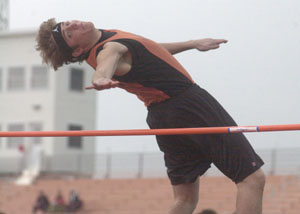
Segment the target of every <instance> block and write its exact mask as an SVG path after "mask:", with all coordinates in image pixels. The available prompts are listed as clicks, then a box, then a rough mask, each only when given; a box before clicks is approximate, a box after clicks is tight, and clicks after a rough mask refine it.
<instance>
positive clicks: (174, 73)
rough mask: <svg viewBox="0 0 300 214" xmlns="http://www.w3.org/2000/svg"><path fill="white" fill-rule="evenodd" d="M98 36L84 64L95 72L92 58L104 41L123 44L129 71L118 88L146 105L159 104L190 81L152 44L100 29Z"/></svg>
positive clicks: (147, 40) (137, 37) (139, 38)
mask: <svg viewBox="0 0 300 214" xmlns="http://www.w3.org/2000/svg"><path fill="white" fill-rule="evenodd" d="M101 32H102V36H101V38H100V40H99V41H98V42H97V44H96V45H95V46H94V47H93V48H92V49H91V50H90V51H89V53H88V56H87V59H86V61H87V63H88V64H90V65H91V66H92V67H93V68H94V69H96V66H97V62H96V57H97V55H98V54H99V52H100V51H101V50H102V49H103V45H104V44H105V43H106V42H109V41H114V42H119V43H121V44H123V45H125V46H126V47H127V48H128V50H129V51H130V53H131V57H132V66H131V70H130V71H129V72H128V73H126V74H125V75H123V76H116V75H114V76H113V79H115V80H118V81H120V83H121V84H120V86H119V88H123V89H125V90H126V91H128V92H130V93H133V94H136V95H137V97H138V98H139V99H141V100H142V101H143V102H144V103H145V105H146V106H150V105H151V104H153V103H159V102H162V101H164V100H167V99H169V98H171V97H175V96H177V95H178V94H180V93H182V92H183V91H185V90H186V89H187V88H188V87H189V86H191V85H192V84H193V83H194V81H193V80H192V78H191V77H190V75H189V74H188V73H187V71H186V70H185V69H184V68H183V67H182V66H181V65H180V63H179V62H178V61H177V60H176V59H175V58H174V57H173V56H172V55H171V54H170V53H169V52H168V51H167V50H166V49H165V48H163V47H162V46H160V45H159V44H157V43H156V42H154V41H151V40H149V39H146V38H144V37H141V36H137V35H134V34H131V33H127V32H124V31H119V30H101Z"/></svg>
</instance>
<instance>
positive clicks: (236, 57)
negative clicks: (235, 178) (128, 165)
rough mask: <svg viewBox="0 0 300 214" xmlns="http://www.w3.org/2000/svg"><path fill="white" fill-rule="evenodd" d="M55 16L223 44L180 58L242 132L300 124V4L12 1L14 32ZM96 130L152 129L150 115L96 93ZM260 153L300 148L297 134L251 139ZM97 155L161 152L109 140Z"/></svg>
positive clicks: (272, 0) (125, 97)
mask: <svg viewBox="0 0 300 214" xmlns="http://www.w3.org/2000/svg"><path fill="white" fill-rule="evenodd" d="M51 17H55V18H57V20H58V21H63V20H72V19H78V20H89V21H93V22H94V23H95V25H96V26H97V27H99V28H117V29H122V30H126V31H130V32H133V33H136V34H140V35H143V36H145V37H149V38H151V39H153V40H155V41H157V42H172V41H183V40H189V39H196V38H204V37H213V38H225V39H228V40H229V43H228V44H225V45H222V47H221V48H220V49H219V50H215V51H210V52H204V53H201V52H197V51H188V52H185V53H182V54H179V55H176V58H177V59H178V60H179V61H180V62H181V63H182V64H183V66H184V67H185V68H186V69H187V70H188V71H189V72H190V74H191V75H192V77H193V78H194V80H195V81H196V82H197V83H198V84H199V85H200V86H202V87H204V88H205V89H207V90H208V91H209V92H210V93H212V94H213V95H214V96H215V97H216V98H217V99H218V100H219V101H220V102H221V103H222V105H223V106H224V107H225V108H226V109H227V110H228V111H229V113H230V114H231V115H232V116H233V117H234V118H235V120H236V121H237V122H238V124H239V125H268V124H290V123H300V99H299V92H300V84H299V81H300V60H299V56H300V1H299V0H285V1H282V0H244V1H239V0H226V1H224V0H206V1H204V0H182V1H178V0H152V1H149V0H147V1H143V0H127V1H126V0H108V1H107V0H105V1H102V0H97V1H96V0H95V1H91V0H86V1H78V0H64V1H62V0H43V1H41V0H25V1H24V0H11V1H10V28H11V29H14V30H17V29H32V28H34V29H36V28H38V26H39V25H40V23H41V22H42V21H44V20H47V19H48V18H51ZM98 109H99V112H98V118H99V124H98V128H99V129H140V128H148V127H147V125H146V123H145V117H146V109H145V107H144V106H143V103H142V102H140V101H139V100H137V98H136V97H135V96H134V95H129V94H127V93H125V92H123V91H121V90H120V89H113V90H109V91H103V92H101V93H99V102H98ZM247 137H248V138H249V139H250V141H251V143H252V145H253V146H254V147H255V148H264V147H275V146H276V147H291V146H298V147H299V146H300V132H299V131H298V132H272V133H251V134H247ZM99 141H100V142H104V141H105V143H99V150H100V151H102V152H105V151H108V150H110V151H121V150H122V151H133V150H157V146H156V143H155V139H154V137H104V138H100V139H99Z"/></svg>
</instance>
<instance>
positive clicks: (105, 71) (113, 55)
mask: <svg viewBox="0 0 300 214" xmlns="http://www.w3.org/2000/svg"><path fill="white" fill-rule="evenodd" d="M127 51H128V49H127V47H126V46H124V45H122V44H120V43H116V42H108V43H106V44H105V45H104V46H103V50H102V51H101V52H100V53H99V54H98V56H97V67H96V71H95V73H94V75H93V80H92V86H89V87H86V89H96V90H103V89H109V88H114V87H117V86H118V85H119V82H118V81H115V80H112V79H111V78H112V77H113V75H114V74H115V72H116V70H117V68H118V65H119V63H120V60H121V58H122V56H123V55H124V54H125V53H126V52H127Z"/></svg>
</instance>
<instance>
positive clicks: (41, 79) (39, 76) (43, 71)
mask: <svg viewBox="0 0 300 214" xmlns="http://www.w3.org/2000/svg"><path fill="white" fill-rule="evenodd" d="M47 87H48V72H47V67H45V66H33V67H32V70H31V88H32V89H45V88H47Z"/></svg>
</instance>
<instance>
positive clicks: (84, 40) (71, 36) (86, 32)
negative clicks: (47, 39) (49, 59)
mask: <svg viewBox="0 0 300 214" xmlns="http://www.w3.org/2000/svg"><path fill="white" fill-rule="evenodd" d="M94 31H95V26H94V24H93V23H92V22H82V21H77V20H73V21H67V22H62V23H61V34H62V36H63V38H64V40H65V41H66V43H67V44H68V46H69V47H71V48H77V47H80V48H85V47H86V46H87V45H89V42H90V39H91V38H92V36H93V34H94Z"/></svg>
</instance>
